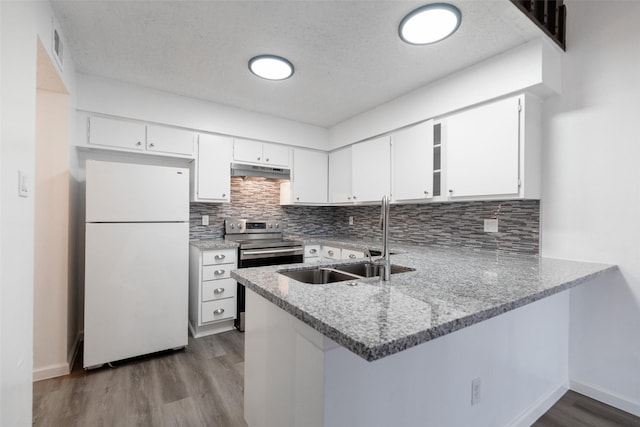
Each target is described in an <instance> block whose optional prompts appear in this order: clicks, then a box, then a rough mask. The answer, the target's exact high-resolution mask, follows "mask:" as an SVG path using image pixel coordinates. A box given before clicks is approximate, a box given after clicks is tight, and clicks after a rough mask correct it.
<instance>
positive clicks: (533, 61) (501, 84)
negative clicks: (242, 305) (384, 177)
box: [329, 38, 561, 149]
mask: <svg viewBox="0 0 640 427" xmlns="http://www.w3.org/2000/svg"><path fill="white" fill-rule="evenodd" d="M560 56H561V54H560V50H559V48H557V46H555V45H554V44H553V43H552V42H550V41H547V40H545V39H542V38H541V39H539V40H534V41H531V42H529V43H527V44H525V45H522V46H519V47H517V48H514V49H512V50H510V51H508V52H505V53H503V54H500V55H498V56H496V57H494V58H490V59H488V60H486V61H483V62H481V63H479V64H477V65H474V66H472V67H470V68H468V69H465V70H462V71H460V72H458V73H455V74H452V75H450V76H448V77H445V78H443V79H441V80H438V81H436V82H434V83H432V84H429V85H427V86H425V87H423V88H421V89H418V90H415V91H413V92H410V93H408V94H407V95H404V96H402V97H400V98H397V99H395V100H393V101H390V102H388V103H386V104H383V105H381V106H379V107H376V108H374V109H373V110H370V111H368V112H365V113H363V114H360V115H358V116H355V117H353V118H350V119H348V120H345V121H344V122H342V123H339V124H338V125H336V126H334V127H332V128H331V129H330V130H329V140H330V145H331V149H336V148H339V147H342V146H345V145H348V144H351V143H354V142H357V141H361V140H364V139H367V138H371V137H372V136H375V135H379V134H382V133H386V132H389V131H392V130H395V129H398V128H401V127H403V126H407V125H410V124H413V123H417V122H419V121H423V120H426V119H430V118H435V117H438V116H442V115H445V114H448V113H450V112H452V111H455V110H459V109H461V108H465V107H468V106H471V105H474V104H478V103H481V102H484V101H487V100H490V99H493V98H498V97H501V96H504V95H508V94H512V93H517V92H523V91H529V92H531V93H533V94H535V95H537V96H540V97H543V98H544V97H547V96H550V95H554V94H557V93H560V91H561V84H560V79H559V76H560V75H561V70H560Z"/></svg>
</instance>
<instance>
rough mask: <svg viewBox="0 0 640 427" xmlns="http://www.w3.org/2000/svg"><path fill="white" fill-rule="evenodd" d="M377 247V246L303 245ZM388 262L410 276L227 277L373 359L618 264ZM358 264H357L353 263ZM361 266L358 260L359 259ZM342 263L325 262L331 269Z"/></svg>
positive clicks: (418, 252) (410, 253) (428, 251)
mask: <svg viewBox="0 0 640 427" xmlns="http://www.w3.org/2000/svg"><path fill="white" fill-rule="evenodd" d="M305 240H306V242H307V243H309V244H310V243H327V244H330V243H333V244H346V245H348V246H351V247H354V248H358V247H370V248H379V247H380V245H379V243H376V242H361V241H354V240H349V239H334V238H331V239H318V238H312V239H305ZM391 249H392V251H394V252H396V254H395V255H393V256H392V263H393V264H397V265H402V266H406V267H412V268H415V269H416V271H413V272H408V273H399V274H394V275H392V277H391V281H390V282H386V283H384V282H380V281H379V279H378V278H369V279H362V280H359V281H357V282H358V285H357V286H348V285H347V284H346V282H335V283H330V284H327V285H310V284H306V283H301V282H298V281H296V280H293V279H290V278H288V277H286V276H284V275H281V274H278V273H277V271H278V270H292V269H300V268H305V267H309V266H310V265H303V264H289V265H284V266H271V267H260V268H246V269H240V270H235V271H233V272H232V276H233V277H234V278H235V279H236V280H238V281H239V282H240V283H242V284H244V285H245V286H247V287H248V288H249V289H251V290H253V291H254V292H256V293H258V294H259V295H261V296H263V297H264V298H266V299H267V300H269V301H271V302H272V303H274V304H275V305H277V306H278V307H280V308H282V309H284V310H285V311H287V312H288V313H290V314H292V315H293V316H295V317H296V318H298V319H300V320H301V321H303V322H305V323H307V324H308V325H310V326H311V327H313V328H314V329H316V330H317V331H319V332H321V333H322V334H324V335H325V336H327V337H329V338H331V339H332V340H334V341H336V342H337V343H338V344H340V345H342V346H344V347H346V348H347V349H349V350H351V351H352V352H354V353H356V354H357V355H359V356H360V357H362V358H364V359H366V360H368V361H373V360H377V359H380V358H383V357H385V356H389V355H391V354H394V353H397V352H400V351H403V350H405V349H408V348H411V347H413V346H415V345H418V344H421V343H424V342H427V341H429V340H432V339H434V338H437V337H439V336H442V335H445V334H448V333H451V332H454V331H456V330H459V329H462V328H465V327H467V326H471V325H473V324H475V323H478V322H480V321H483V320H485V319H489V318H491V317H494V316H497V315H499V314H502V313H504V312H507V311H509V310H513V309H516V308H518V307H521V306H523V305H525V304H529V303H532V302H534V301H537V300H539V299H542V298H545V297H547V296H550V295H553V294H555V293H558V292H561V291H563V290H565V289H568V288H570V287H573V286H576V285H579V284H581V283H584V282H586V281H588V280H590V279H593V278H595V277H597V276H599V275H602V274H606V273H607V272H612V271H615V270H616V269H617V267H616V266H611V265H605V264H594V263H584V262H576V261H567V260H559V259H552V258H539V257H536V256H527V255H525V256H518V255H504V254H500V253H495V252H493V253H492V252H485V251H478V250H471V249H444V248H434V247H418V246H404V245H398V246H392V248H391ZM356 262H357V261H356ZM360 262H361V261H360ZM345 263H348V262H347V261H340V262H327V263H324V265H325V266H336V265H339V264H345Z"/></svg>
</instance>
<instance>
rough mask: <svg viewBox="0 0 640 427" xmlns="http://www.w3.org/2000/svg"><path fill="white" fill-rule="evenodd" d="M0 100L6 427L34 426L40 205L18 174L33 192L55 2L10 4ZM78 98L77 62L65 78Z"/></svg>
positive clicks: (1, 421) (0, 367)
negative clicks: (44, 58) (43, 68)
mask: <svg viewBox="0 0 640 427" xmlns="http://www.w3.org/2000/svg"><path fill="white" fill-rule="evenodd" d="M0 10H1V12H0V17H1V19H2V23H1V24H0V27H1V36H0V43H1V44H2V47H1V49H0V50H1V52H2V63H1V68H2V71H1V75H2V81H1V87H2V96H1V97H0V103H1V113H2V129H1V134H0V143H1V145H0V162H1V167H0V171H1V173H2V175H1V177H0V185H1V187H0V234H1V236H2V240H1V243H0V247H1V249H0V286H1V289H0V295H1V298H0V301H1V304H2V306H1V307H0V319H1V320H0V326H1V329H0V349H1V361H0V378H1V380H2V383H1V384H0V396H1V399H2V400H1V401H0V425H2V426H30V425H31V410H32V408H31V405H32V366H33V341H32V340H33V269H34V263H33V252H34V243H33V239H34V199H33V196H31V197H29V198H21V197H18V194H17V193H18V192H17V189H18V170H24V171H26V172H27V174H28V175H29V176H30V177H31V185H30V187H29V190H30V192H31V193H33V177H34V159H35V117H36V103H35V101H36V58H37V38H38V36H39V37H40V38H41V40H42V44H43V45H44V46H45V48H46V49H47V50H50V47H51V34H52V17H53V14H52V12H51V8H50V6H49V4H48V3H47V2H24V1H16V2H12V1H2V2H0ZM62 78H63V81H64V82H65V84H66V85H67V88H68V89H69V90H70V92H73V89H72V88H73V63H72V62H71V59H70V58H69V57H66V58H65V71H64V74H63V76H62Z"/></svg>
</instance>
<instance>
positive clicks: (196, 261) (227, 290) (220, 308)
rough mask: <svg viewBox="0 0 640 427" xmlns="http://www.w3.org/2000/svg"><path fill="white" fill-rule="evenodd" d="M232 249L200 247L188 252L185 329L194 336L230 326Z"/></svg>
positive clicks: (233, 301) (234, 284)
mask: <svg viewBox="0 0 640 427" xmlns="http://www.w3.org/2000/svg"><path fill="white" fill-rule="evenodd" d="M236 268H237V257H236V250H235V249H216V250H200V249H199V248H197V247H195V246H191V248H190V254H189V330H190V331H191V334H192V335H193V336H194V337H195V338H199V337H203V336H206V335H212V334H217V333H219V332H225V331H230V330H232V329H233V321H234V319H235V318H236V290H237V286H238V285H237V282H236V281H235V280H234V279H232V278H231V270H235V269H236Z"/></svg>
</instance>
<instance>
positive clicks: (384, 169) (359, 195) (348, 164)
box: [329, 136, 391, 203]
mask: <svg viewBox="0 0 640 427" xmlns="http://www.w3.org/2000/svg"><path fill="white" fill-rule="evenodd" d="M390 156H391V144H390V137H388V136H385V137H380V138H376V139H372V140H370V141H365V142H360V143H358V144H354V145H351V146H349V147H346V148H343V149H341V150H337V151H333V152H332V153H330V154H329V202H330V203H356V202H377V201H380V200H381V199H382V196H383V195H387V196H389V194H390V192H391V158H390Z"/></svg>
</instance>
